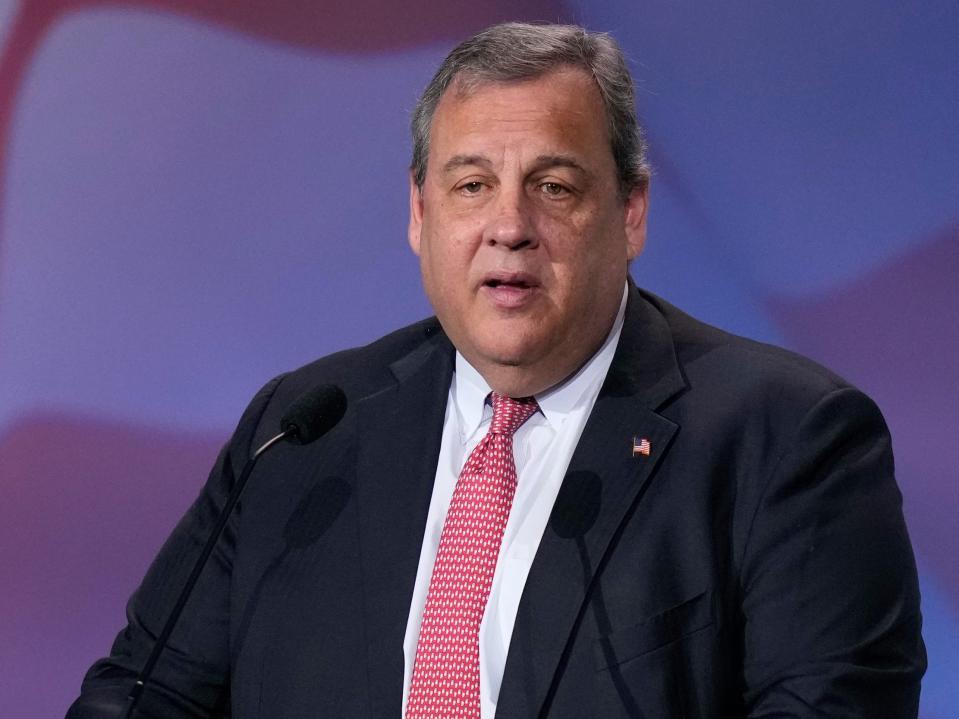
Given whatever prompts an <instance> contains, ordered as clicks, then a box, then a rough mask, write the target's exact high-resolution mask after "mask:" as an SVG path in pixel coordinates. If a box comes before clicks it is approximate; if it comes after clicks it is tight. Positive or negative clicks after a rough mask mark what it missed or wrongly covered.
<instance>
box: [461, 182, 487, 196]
mask: <svg viewBox="0 0 959 719" xmlns="http://www.w3.org/2000/svg"><path fill="white" fill-rule="evenodd" d="M482 189H483V183H482V182H478V181H476V180H474V181H473V182H464V183H463V184H462V185H460V186H459V190H460V192H462V193H463V194H464V195H476V194H478V193H479V192H480V190H482Z"/></svg>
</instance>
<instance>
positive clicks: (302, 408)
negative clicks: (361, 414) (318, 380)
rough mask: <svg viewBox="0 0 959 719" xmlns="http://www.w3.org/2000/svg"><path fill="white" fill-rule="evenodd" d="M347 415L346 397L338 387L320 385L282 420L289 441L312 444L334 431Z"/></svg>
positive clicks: (306, 394) (289, 410) (299, 398)
mask: <svg viewBox="0 0 959 719" xmlns="http://www.w3.org/2000/svg"><path fill="white" fill-rule="evenodd" d="M344 414H346V395H345V394H343V390H341V389H340V388H339V387H337V386H336V385H335V384H321V385H317V386H316V387H314V388H313V389H310V390H307V391H306V392H304V393H303V394H301V395H300V396H299V397H298V398H297V399H296V401H295V402H293V404H291V405H290V408H289V409H288V410H287V411H286V414H285V415H283V419H281V420H280V429H281V430H282V431H283V432H288V433H289V434H287V437H286V438H287V440H289V441H290V442H293V443H295V444H309V443H310V442H313V441H315V440H317V439H319V438H320V437H322V436H323V435H324V434H326V433H327V432H329V431H330V430H331V429H333V428H334V427H335V426H336V425H337V423H338V422H339V421H340V420H341V419H343V415H344Z"/></svg>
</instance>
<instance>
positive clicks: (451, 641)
mask: <svg viewBox="0 0 959 719" xmlns="http://www.w3.org/2000/svg"><path fill="white" fill-rule="evenodd" d="M537 409H538V406H537V404H536V400H534V399H533V398H532V397H526V398H523V399H512V398H510V397H503V396H501V395H498V394H496V393H493V421H492V423H491V424H490V428H489V433H488V434H487V435H486V436H485V437H484V438H483V439H482V440H481V441H480V443H479V444H478V445H476V449H474V450H473V451H472V453H471V454H470V456H469V459H467V460H466V464H465V465H464V466H463V470H462V471H461V472H460V476H459V479H458V480H457V481H456V489H454V490H453V499H452V501H451V502H450V508H449V511H448V512H447V513H446V522H445V523H444V524H443V533H442V534H441V535H440V546H439V549H438V550H437V552H436V563H435V564H434V565H433V576H432V577H431V578H430V587H429V591H428V592H427V595H426V608H425V609H424V610H423V623H422V625H421V626H420V637H419V641H418V642H417V644H416V660H415V661H414V662H413V680H412V683H411V685H410V696H409V700H408V701H407V705H406V719H441V718H442V719H479V716H480V666H479V628H480V622H482V620H483V613H484V612H485V611H486V600H487V599H488V598H489V592H490V587H491V586H492V584H493V573H494V572H495V571H496V559H497V557H498V556H499V549H500V544H502V541H503V530H504V529H505V528H506V520H507V519H509V510H510V507H511V506H512V504H513V493H514V492H515V490H516V465H515V464H514V462H513V433H514V432H516V430H517V429H519V427H520V425H522V424H523V422H525V421H526V420H527V419H529V417H530V416H531V415H532V414H533V413H535V412H536V410H537Z"/></svg>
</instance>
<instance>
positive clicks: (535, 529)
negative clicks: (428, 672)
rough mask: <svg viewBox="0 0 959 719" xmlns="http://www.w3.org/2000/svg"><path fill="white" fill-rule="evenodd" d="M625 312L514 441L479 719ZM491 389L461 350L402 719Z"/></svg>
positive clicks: (417, 597) (424, 556) (483, 654)
mask: <svg viewBox="0 0 959 719" xmlns="http://www.w3.org/2000/svg"><path fill="white" fill-rule="evenodd" d="M625 310H626V289H624V290H623V299H622V301H621V302H620V306H619V313H618V314H617V315H616V320H615V321H614V322H613V326H612V328H611V329H610V332H609V335H608V336H607V337H606V341H605V342H603V345H602V346H601V347H600V348H599V350H598V351H597V352H596V354H595V355H593V357H592V358H591V359H590V360H589V361H588V362H587V363H586V364H585V365H583V367H582V368H581V369H580V370H579V371H578V372H576V374H574V375H573V376H571V377H569V378H568V379H566V380H565V381H564V382H562V383H560V384H559V385H556V386H555V387H552V388H551V389H549V390H547V391H546V392H543V393H542V394H541V395H537V396H536V401H537V402H538V403H539V408H540V411H539V412H537V413H536V414H534V415H533V416H532V417H530V418H529V419H528V420H527V421H526V422H525V423H524V424H523V426H522V427H520V428H519V429H518V430H517V431H516V434H515V435H514V437H513V456H514V460H515V462H516V477H517V484H516V493H515V495H514V497H513V506H512V509H511V510H510V514H509V520H508V521H507V523H506V529H505V531H504V533H503V543H502V545H501V546H500V552H499V558H498V560H497V563H496V572H495V574H494V575H493V585H492V588H491V589H490V595H489V600H488V602H487V604H486V613H485V614H484V615H483V622H482V624H481V625H480V634H479V647H480V705H481V716H482V719H493V715H494V713H495V712H496V700H497V698H498V696H499V688H500V684H501V683H502V681H503V669H504V668H505V666H506V655H507V652H508V651H509V641H510V637H511V636H512V634H513V624H514V622H515V621H516V610H517V608H518V607H519V600H520V597H521V596H522V594H523V588H524V586H525V585H526V576H527V575H528V574H529V570H530V567H531V566H532V564H533V557H534V556H535V555H536V550H537V548H538V547H539V542H540V538H541V537H542V536H543V531H544V530H545V529H546V523H547V521H548V520H549V515H550V512H551V511H552V508H553V503H554V501H555V500H556V495H557V494H558V493H559V488H560V485H561V484H562V482H563V477H564V476H565V475H566V469H567V467H569V462H570V460H571V459H572V457H573V451H574V450H575V449H576V445H577V443H578V442H579V437H580V435H581V434H582V433H583V427H585V426H586V420H587V418H588V417H589V414H590V412H592V410H593V404H594V403H595V402H596V397H597V396H598V395H599V390H600V387H601V386H602V384H603V380H604V379H605V378H606V373H607V372H608V371H609V365H610V363H611V362H612V361H613V354H614V353H615V351H616V345H617V344H618V343H619V335H620V332H621V331H622V328H623V315H624V313H625ZM490 391H491V390H490V388H489V385H487V384H486V381H485V380H484V379H483V378H482V377H481V376H480V374H479V372H477V371H476V370H475V369H474V368H473V367H472V366H471V365H470V364H469V363H468V362H467V361H466V360H465V359H464V358H463V356H462V355H460V354H459V352H457V353H456V371H455V372H454V374H453V380H452V382H451V384H450V391H449V398H448V399H447V402H446V418H445V419H444V421H443V439H442V443H441V445H440V454H439V462H438V463H437V465H436V480H435V482H434V484H433V496H432V498H431V499H430V509H429V514H428V515H427V519H426V531H425V533H424V535H423V545H422V549H421V550H420V562H419V567H418V568H417V571H416V584H415V585H414V588H413V600H412V602H411V604H410V615H409V620H408V621H407V624H406V638H405V639H404V641H403V653H404V657H405V675H404V682H403V714H404V716H405V714H406V702H407V699H408V697H409V693H410V682H411V680H412V677H413V661H414V659H415V658H416V643H417V640H418V639H419V634H420V624H421V623H422V621H423V609H424V607H425V606H426V594H427V591H428V589H429V584H430V578H431V576H432V574H433V563H434V562H435V560H436V552H437V549H438V548H439V544H440V534H441V533H442V531H443V523H444V521H445V520H446V513H447V511H448V510H449V506H450V501H451V500H452V498H453V489H454V488H455V486H456V481H457V479H458V477H459V474H460V470H461V469H462V468H463V465H464V464H465V463H466V459H467V458H468V457H469V455H470V453H471V452H472V451H473V449H474V448H475V447H476V445H477V444H479V442H480V440H481V439H482V438H483V437H485V436H486V433H487V431H488V429H489V425H490V422H491V420H492V417H493V410H492V407H491V406H490V405H489V403H488V402H487V401H486V398H487V396H488V395H489V393H490Z"/></svg>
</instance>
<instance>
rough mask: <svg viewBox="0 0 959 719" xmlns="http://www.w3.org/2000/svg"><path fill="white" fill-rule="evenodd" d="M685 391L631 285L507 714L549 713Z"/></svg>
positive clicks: (511, 669)
mask: <svg viewBox="0 0 959 719" xmlns="http://www.w3.org/2000/svg"><path fill="white" fill-rule="evenodd" d="M684 387H685V381H684V379H683V377H682V374H681V372H680V370H679V365H678V362H677V359H676V355H675V350H674V347H673V343H672V337H671V334H670V330H669V326H668V325H667V324H666V321H665V319H664V318H663V317H662V315H660V314H659V312H658V311H657V310H656V309H655V308H654V307H653V306H652V305H651V304H650V303H649V302H647V301H646V300H645V299H644V298H643V297H642V296H641V295H640V293H639V291H638V290H637V289H636V288H635V287H631V288H630V296H629V301H628V305H627V312H626V320H625V322H624V325H623V331H622V334H621V336H620V342H619V346H618V347H617V350H616V355H615V357H614V359H613V363H612V365H611V367H610V371H609V374H608V376H607V378H606V381H605V383H604V384H603V388H602V390H601V391H600V394H599V397H598V398H597V400H596V404H595V406H594V408H593V411H592V413H591V414H590V417H589V420H588V421H587V423H586V427H585V428H584V430H583V434H582V437H581V438H580V442H579V444H578V446H577V448H576V451H575V453H574V454H573V458H572V460H571V461H570V466H569V470H568V471H567V474H566V477H565V479H564V480H563V486H562V488H561V489H560V493H559V496H558V497H557V500H556V503H555V505H554V507H553V511H552V514H551V516H550V520H549V524H548V526H547V529H546V531H545V532H544V534H543V538H542V540H541V542H540V546H539V549H538V551H537V553H536V557H535V559H534V561H533V565H532V567H531V569H530V573H529V576H528V578H527V580H526V586H525V588H524V591H523V597H522V599H521V601H520V606H519V610H518V613H517V617H516V623H515V625H514V628H513V634H512V639H511V641H510V648H509V654H508V656H507V661H506V669H505V672H504V675H503V683H502V685H501V688H500V694H499V700H498V704H497V712H496V713H497V716H502V717H512V716H535V715H538V714H539V712H540V710H541V707H542V706H543V702H544V701H545V699H546V697H547V695H548V692H549V690H550V686H551V684H552V682H553V678H554V675H555V673H556V670H557V668H558V666H559V663H560V660H561V658H562V656H563V652H564V651H565V649H566V645H567V643H568V641H569V639H570V635H571V633H572V632H573V630H574V627H575V624H576V622H577V619H578V617H579V614H580V611H581V609H582V607H583V604H584V600H585V598H586V594H587V591H588V589H589V585H590V583H591V581H592V579H593V576H594V574H595V572H596V569H597V567H598V566H599V564H600V563H601V561H602V558H603V555H604V554H605V552H606V549H607V547H608V546H609V543H610V541H611V540H612V538H613V536H614V535H615V533H616V530H617V529H618V528H619V526H620V525H621V524H622V522H623V521H624V519H625V518H626V517H627V515H629V514H630V513H632V512H633V511H637V504H638V503H640V504H641V498H642V495H643V493H644V489H645V487H646V485H647V483H648V482H649V481H650V479H651V477H652V476H653V474H654V472H655V469H656V467H657V466H658V464H659V462H660V461H661V460H662V458H663V457H664V455H665V454H666V453H667V452H668V450H669V446H670V442H671V440H672V437H673V435H674V434H675V432H676V430H677V429H678V428H677V426H676V425H675V424H674V423H673V422H671V421H670V420H668V419H666V418H664V417H662V416H661V415H659V414H657V413H656V411H655V410H656V409H657V408H658V407H659V406H661V405H662V404H663V403H664V402H665V401H666V400H667V399H669V398H670V397H672V396H674V395H675V394H676V393H677V392H679V391H681V390H682V389H683V388H684ZM634 438H635V439H636V440H637V441H641V440H642V439H646V440H647V441H648V442H649V447H650V452H649V455H648V456H647V455H645V454H643V453H641V452H637V453H634V451H633V442H634Z"/></svg>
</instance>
